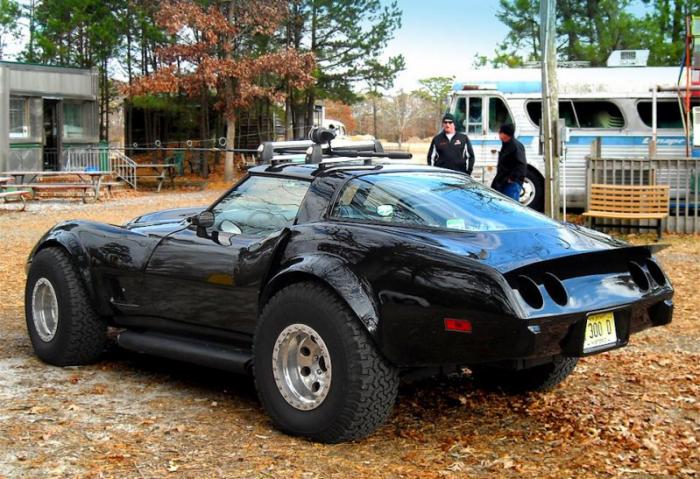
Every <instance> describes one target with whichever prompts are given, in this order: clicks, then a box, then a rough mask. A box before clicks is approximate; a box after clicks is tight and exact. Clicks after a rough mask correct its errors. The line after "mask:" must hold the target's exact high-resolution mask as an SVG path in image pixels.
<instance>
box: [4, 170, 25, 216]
mask: <svg viewBox="0 0 700 479" xmlns="http://www.w3.org/2000/svg"><path fill="white" fill-rule="evenodd" d="M14 181H15V179H14V178H13V177H11V176H0V187H3V186H5V185H8V188H10V187H11V188H15V187H16V185H14ZM30 195H31V192H30V191H28V190H14V191H0V198H2V200H3V202H6V201H7V200H8V199H9V198H19V199H20V200H21V201H22V211H24V209H25V208H26V207H27V202H26V201H25V197H26V196H30Z"/></svg>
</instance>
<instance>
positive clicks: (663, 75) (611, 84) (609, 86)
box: [448, 67, 686, 211]
mask: <svg viewBox="0 0 700 479" xmlns="http://www.w3.org/2000/svg"><path fill="white" fill-rule="evenodd" d="M679 73H680V71H679V68H674V67H621V68H609V67H608V68H561V69H559V70H558V71H557V76H558V82H559V117H560V118H561V119H563V120H564V121H565V122H566V126H567V127H568V133H569V134H568V135H567V141H565V149H564V151H565V155H564V158H565V160H564V162H565V167H564V168H562V169H563V170H565V171H566V178H565V179H566V182H565V183H566V201H567V204H568V205H569V206H572V207H583V206H585V189H586V157H587V156H588V155H590V154H591V144H592V143H593V141H594V140H595V139H596V138H600V140H601V153H602V155H603V156H606V157H615V158H621V157H644V156H648V155H649V142H650V140H651V138H652V89H653V87H654V86H658V85H666V86H668V85H675V84H677V83H678V80H679ZM448 109H449V111H450V112H451V113H453V114H454V115H455V118H456V120H457V128H458V131H462V132H466V133H467V134H468V135H469V138H470V139H471V141H472V144H473V147H474V152H475V155H476V164H475V165H476V167H475V169H474V171H475V174H477V175H478V174H480V172H482V171H483V172H484V175H485V177H484V178H482V179H483V181H485V182H487V183H490V181H491V178H492V177H493V175H494V174H495V168H494V166H495V165H496V162H497V159H498V150H499V149H500V145H501V142H500V141H499V139H498V128H499V126H500V125H501V124H503V123H513V124H515V127H516V137H517V138H518V139H519V140H520V141H521V142H522V143H523V144H524V145H525V148H526V152H527V159H528V163H529V165H528V175H527V179H526V181H525V184H524V185H523V193H522V196H521V202H523V203H525V204H528V205H530V206H532V207H533V208H535V209H538V210H540V211H542V210H543V207H544V171H545V170H544V161H543V157H542V151H541V146H540V145H541V142H540V138H539V135H540V129H539V122H540V117H541V115H542V111H541V109H542V101H541V71H540V70H539V69H536V68H522V69H498V70H474V71H472V72H471V73H470V74H469V75H468V76H467V77H465V78H463V79H461V81H459V82H457V83H455V85H454V87H453V91H452V93H451V95H450V97H449V107H448ZM685 145H686V139H685V134H684V129H683V122H682V115H681V105H680V103H679V101H678V97H677V95H676V93H661V92H660V93H658V94H657V153H656V155H657V156H660V157H684V156H685V154H686V150H685ZM480 166H486V168H479V167H480ZM562 184H563V182H562Z"/></svg>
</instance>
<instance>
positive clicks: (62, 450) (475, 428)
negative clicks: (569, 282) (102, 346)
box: [0, 191, 700, 478]
mask: <svg viewBox="0 0 700 479" xmlns="http://www.w3.org/2000/svg"><path fill="white" fill-rule="evenodd" d="M219 194H220V191H207V192H200V193H178V194H172V193H163V194H160V195H153V194H151V195H139V196H135V195H129V196H128V197H124V198H121V199H116V200H111V201H105V202H104V203H98V204H94V205H93V204H88V205H83V204H80V203H78V202H62V203H58V202H57V203H49V202H39V203H32V204H30V206H29V210H28V211H27V212H24V213H16V212H8V211H7V209H8V208H9V207H5V206H4V205H0V247H1V248H2V252H1V253H0V254H1V255H2V256H1V257H0V477H7V478H15V477H32V478H33V477H94V478H98V477H130V478H153V477H197V478H200V477H253V478H257V477H274V478H287V477H300V478H316V477H318V478H327V477H352V478H365V477H368V478H369V477H372V478H374V477H392V478H393V477H397V478H398V477H418V476H420V477H473V476H480V477H499V476H503V477H522V476H529V477H551V478H561V477H608V476H621V477H697V476H699V475H700V443H699V442H700V322H698V319H697V318H698V311H699V309H700V301H698V294H697V291H698V287H699V286H700V239H699V238H692V237H673V236H671V237H669V238H668V240H669V242H670V243H671V244H672V246H671V248H669V249H667V250H665V251H664V252H662V253H661V254H660V259H661V261H662V263H663V264H664V266H665V267H666V268H667V271H669V272H670V274H671V277H672V280H673V282H674V285H675V287H676V289H677V293H676V299H675V300H676V315H675V319H674V322H673V323H672V324H671V325H670V326H669V327H666V328H657V329H654V330H653V331H648V332H645V333H643V334H641V335H637V336H634V337H633V338H632V344H631V346H630V347H628V348H625V349H623V350H618V351H613V352H609V353H605V354H602V355H599V356H595V357H593V358H587V359H584V360H582V361H581V362H580V363H579V366H578V367H577V369H576V371H575V372H574V374H573V375H572V376H571V377H570V378H569V379H568V380H567V381H566V382H565V383H564V384H563V385H562V386H560V387H558V388H557V389H555V390H554V391H552V392H550V393H548V394H530V395H526V396H517V397H509V396H503V395H500V394H497V393H488V392H482V391H480V390H478V389H475V387H474V386H473V384H472V382H471V381H470V379H469V377H468V376H464V377H455V378H450V379H447V380H430V381H423V382H418V383H414V384H410V385H405V386H403V387H402V388H401V391H400V395H399V399H398V403H397V406H396V408H395V410H394V414H393V415H392V417H391V419H390V421H389V422H388V423H387V424H386V425H385V426H384V427H382V428H381V429H380V430H379V431H378V432H377V433H375V434H374V435H373V436H371V437H370V438H368V439H366V440H363V441H359V442H356V443H351V444H341V445H334V446H327V445H319V444H313V443H309V442H307V441H304V440H299V439H295V438H291V437H288V436H285V435H283V434H280V433H278V432H277V431H275V430H273V429H272V428H271V425H270V423H269V421H268V419H267V417H266V416H265V414H264V413H263V411H262V409H261V407H260V404H259V403H258V401H257V398H256V395H255V390H254V387H253V383H252V380H251V379H250V378H247V377H242V376H234V375H230V374H225V373H220V372H218V371H212V370H206V369H202V368H196V367H192V366H188V365H181V364H174V363H170V362H165V361H161V360H155V359H152V358H144V357H139V356H137V355H133V354H129V353H126V352H124V351H121V350H118V349H117V348H115V347H113V348H112V349H111V350H110V351H108V352H107V354H106V355H105V358H104V361H102V362H101V363H99V364H97V365H94V366H89V367H80V368H63V369H61V368H56V367H51V366H47V365H45V364H43V363H41V362H40V361H38V360H37V359H36V358H35V357H34V355H33V353H32V351H31V346H30V343H29V340H28V339H27V336H26V332H25V326H24V312H23V288H24V280H25V274H24V269H23V264H24V260H25V258H26V256H27V254H28V253H29V251H30V249H31V247H32V245H33V244H34V243H35V242H36V240H37V239H38V238H39V237H40V236H41V234H42V233H43V232H44V231H45V230H46V229H48V228H49V227H50V226H51V225H53V224H54V223H56V222H58V221H60V220H63V219H71V218H85V219H93V220H99V221H106V222H112V223H123V222H124V221H126V220H128V219H130V218H132V217H134V216H137V215H138V214H141V213H144V212H147V211H152V210H156V209H161V208H167V207H177V206H189V205H200V204H206V203H208V202H209V201H210V200H212V199H213V198H215V197H216V196H218V195H219Z"/></svg>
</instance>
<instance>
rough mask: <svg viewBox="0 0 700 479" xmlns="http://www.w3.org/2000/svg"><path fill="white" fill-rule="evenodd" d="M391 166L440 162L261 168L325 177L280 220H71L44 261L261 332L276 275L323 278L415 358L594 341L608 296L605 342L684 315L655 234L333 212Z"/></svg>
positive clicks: (521, 353) (566, 347)
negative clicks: (56, 259)
mask: <svg viewBox="0 0 700 479" xmlns="http://www.w3.org/2000/svg"><path fill="white" fill-rule="evenodd" d="M382 171H399V172H411V174H416V175H420V174H423V173H424V172H426V171H429V172H435V171H436V169H434V168H426V167H406V166H404V167H386V168H383V169H378V168H366V169H362V168H355V169H353V168H348V169H342V168H338V169H335V170H333V169H331V170H329V171H320V170H319V169H318V168H317V166H314V165H298V166H290V167H285V168H283V167H276V168H270V167H258V168H254V169H252V170H251V171H250V173H249V175H248V176H247V177H246V178H244V179H243V180H242V182H241V183H239V185H240V184H242V183H244V182H245V181H246V180H247V179H248V178H252V177H260V176H265V177H275V178H282V179H294V180H304V181H309V182H310V186H309V188H308V191H307V192H306V194H305V197H304V199H303V201H302V202H301V205H300V207H299V211H298V213H297V215H296V220H295V221H293V222H292V223H291V224H289V225H287V226H286V227H284V228H281V229H279V230H277V231H274V232H271V233H270V234H267V235H264V236H259V235H258V236H254V235H247V234H231V233H226V232H224V231H220V230H211V229H210V230H206V229H202V228H198V227H196V226H194V225H193V223H192V222H191V221H189V220H188V218H189V217H191V216H194V215H197V214H198V213H200V212H202V211H203V210H204V208H187V209H174V210H166V211H162V212H157V213H152V214H148V215H143V216H140V217H139V218H136V219H134V220H133V221H131V222H129V223H127V224H126V225H124V226H113V225H105V224H99V223H94V222H88V221H70V222H66V223H61V224H59V225H57V226H55V227H54V228H52V229H51V230H50V231H49V232H48V233H46V235H44V237H43V238H42V239H41V240H40V241H39V243H38V244H37V246H36V247H35V249H34V251H33V252H32V254H31V255H30V258H29V261H30V262H31V259H32V257H33V255H34V254H35V253H36V251H38V250H39V249H41V248H43V247H46V246H50V245H61V246H62V247H63V248H65V250H66V251H68V252H69V253H70V254H71V256H72V257H73V260H74V262H75V264H76V266H77V267H78V269H79V271H80V273H81V276H82V278H83V279H84V281H85V283H86V285H87V286H88V289H89V292H90V296H91V298H93V299H94V301H95V307H96V308H97V310H98V311H99V312H100V313H101V314H103V315H108V316H110V317H112V318H113V322H114V324H116V325H120V326H123V327H128V328H134V329H139V330H146V331H154V332H169V333H173V332H176V333H177V334H180V335H190V336H192V337H201V338H204V337H206V338H212V337H219V338H221V339H222V341H228V340H229V339H230V338H233V337H235V338H238V339H240V340H241V341H242V342H243V343H244V344H245V343H246V342H247V343H248V345H250V343H251V340H252V339H251V338H252V335H253V333H254V331H255V325H256V322H257V318H258V317H259V315H260V312H261V309H262V308H263V307H264V305H265V304H266V302H267V300H268V299H269V298H270V297H271V296H272V295H274V293H275V292H276V291H278V290H279V289H280V288H282V287H284V286H285V285H288V284H291V283H294V282H297V281H305V280H314V281H318V282H321V283H323V284H325V285H326V286H327V287H328V288H330V289H332V290H333V291H334V292H335V293H336V294H337V295H338V296H339V297H340V298H342V299H343V300H344V301H345V303H347V305H348V306H349V307H350V308H351V309H352V310H353V312H354V313H355V315H356V316H357V318H358V319H359V321H360V322H361V323H362V324H363V325H364V327H365V328H366V330H367V331H368V333H369V334H370V336H371V337H372V338H373V340H374V342H375V344H376V345H377V347H378V349H379V350H380V351H381V353H382V354H383V355H384V356H385V357H386V358H388V359H389V360H390V361H391V362H392V363H394V364H395V365H398V366H404V367H419V366H436V365H438V366H439V365H453V364H474V363H480V362H498V361H506V362H508V361H515V362H518V361H520V362H522V361H529V360H537V358H542V357H551V356H556V355H568V356H582V355H586V354H592V353H595V352H597V351H592V350H589V351H584V350H583V349H582V344H583V335H584V333H585V327H586V319H587V318H588V316H589V315H590V314H593V313H597V312H605V311H613V314H614V319H615V324H616V329H617V342H616V343H615V344H613V345H609V346H607V347H606V348H605V349H612V348H614V347H620V346H624V345H625V344H627V341H628V339H629V335H630V333H633V332H637V331H640V330H642V329H646V328H648V327H651V326H656V325H661V324H665V323H668V322H669V321H670V320H671V315H672V309H673V306H672V302H671V298H672V295H673V289H672V287H671V285H670V283H669V282H668V279H667V278H666V277H665V275H664V274H663V272H661V273H660V276H659V273H658V271H657V270H656V268H658V266H655V263H653V264H651V262H653V258H652V253H653V248H651V247H645V246H629V245H627V244H625V243H623V242H620V241H617V240H614V239H612V238H610V237H609V236H607V235H603V234H600V233H596V232H592V231H589V230H587V229H585V228H581V227H578V226H574V225H567V224H553V223H552V222H550V223H547V225H546V226H544V227H543V226H541V225H538V226H535V227H532V228H523V229H519V230H501V231H476V232H468V231H453V230H445V229H440V228H428V227H426V228H417V227H407V226H401V225H389V224H379V223H372V222H362V221H358V220H348V219H343V218H335V217H334V216H333V214H332V209H331V207H332V205H334V204H335V202H336V201H337V198H338V195H339V192H340V191H342V188H343V185H345V184H346V183H347V182H348V181H349V180H350V179H353V178H358V177H360V176H362V175H367V174H377V173H381V172H382ZM237 187H238V186H234V189H233V190H232V191H235V189H236V188H237ZM224 196H225V195H224ZM222 198H223V197H222ZM217 203H218V202H217ZM217 203H215V204H214V205H212V206H211V207H209V208H207V209H208V210H209V211H213V209H214V208H215V206H216V204H217ZM543 221H544V220H543ZM652 270H653V271H652ZM659 271H660V269H659ZM640 275H641V276H643V278H641V277H640ZM645 282H646V283H645ZM562 291H563V292H562ZM562 295H563V296H562ZM540 302H541V304H539V303H540ZM448 319H457V320H465V321H468V322H469V323H470V329H469V331H461V332H460V331H454V330H447V328H446V320H448Z"/></svg>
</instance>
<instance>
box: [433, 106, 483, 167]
mask: <svg viewBox="0 0 700 479" xmlns="http://www.w3.org/2000/svg"><path fill="white" fill-rule="evenodd" d="M428 164H429V165H433V166H439V167H441V168H448V169H450V170H455V171H462V172H464V173H466V174H468V175H471V174H472V169H473V168H474V150H473V149H472V144H471V142H470V141H469V138H467V135H465V134H463V133H457V132H456V131H455V117H454V116H452V114H451V113H445V116H443V117H442V131H441V132H440V134H438V135H437V136H436V137H435V138H433V141H432V142H430V148H429V149H428Z"/></svg>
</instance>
